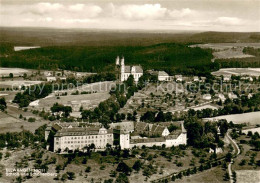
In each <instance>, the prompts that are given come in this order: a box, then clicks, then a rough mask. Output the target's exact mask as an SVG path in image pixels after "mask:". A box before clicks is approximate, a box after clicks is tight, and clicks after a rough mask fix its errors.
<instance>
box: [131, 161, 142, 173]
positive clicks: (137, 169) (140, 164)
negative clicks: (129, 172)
mask: <svg viewBox="0 0 260 183" xmlns="http://www.w3.org/2000/svg"><path fill="white" fill-rule="evenodd" d="M141 167H142V163H141V161H140V160H137V161H135V163H134V165H133V169H134V170H135V171H137V172H139V171H140V169H141Z"/></svg>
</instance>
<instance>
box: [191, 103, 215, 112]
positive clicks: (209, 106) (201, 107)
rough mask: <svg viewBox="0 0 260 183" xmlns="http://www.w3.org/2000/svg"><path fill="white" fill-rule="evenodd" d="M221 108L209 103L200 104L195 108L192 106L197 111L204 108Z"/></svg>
mask: <svg viewBox="0 0 260 183" xmlns="http://www.w3.org/2000/svg"><path fill="white" fill-rule="evenodd" d="M218 108H219V106H217V107H216V106H213V105H211V104H207V105H203V106H198V107H194V108H191V109H194V110H195V111H198V110H202V109H212V110H215V109H216V110H217V109H218Z"/></svg>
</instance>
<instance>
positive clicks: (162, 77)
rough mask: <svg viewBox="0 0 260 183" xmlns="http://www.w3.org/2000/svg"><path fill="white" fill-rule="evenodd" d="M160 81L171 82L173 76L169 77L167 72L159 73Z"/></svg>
mask: <svg viewBox="0 0 260 183" xmlns="http://www.w3.org/2000/svg"><path fill="white" fill-rule="evenodd" d="M158 80H159V81H171V80H172V76H169V74H168V73H166V72H165V71H159V72H158Z"/></svg>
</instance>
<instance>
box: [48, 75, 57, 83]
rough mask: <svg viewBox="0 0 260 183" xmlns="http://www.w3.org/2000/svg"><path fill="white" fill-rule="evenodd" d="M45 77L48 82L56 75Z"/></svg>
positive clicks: (54, 79) (54, 78)
mask: <svg viewBox="0 0 260 183" xmlns="http://www.w3.org/2000/svg"><path fill="white" fill-rule="evenodd" d="M46 79H47V81H48V82H52V81H56V77H54V76H49V77H46Z"/></svg>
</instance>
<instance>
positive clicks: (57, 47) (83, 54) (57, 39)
mask: <svg viewBox="0 0 260 183" xmlns="http://www.w3.org/2000/svg"><path fill="white" fill-rule="evenodd" d="M259 41H260V33H231V32H229V33H225V32H203V33H198V32H181V31H179V32H145V31H136V32H127V31H105V30H102V31H98V30H76V29H75V30H69V29H66V30H63V29H47V28H45V29H40V28H0V67H21V68H31V69H57V68H60V69H69V70H76V71H89V72H104V71H105V72H111V71H114V64H115V58H116V56H117V55H119V56H124V57H125V62H126V64H140V65H142V66H143V67H144V69H155V70H165V71H168V72H169V73H170V74H175V73H183V74H199V75H200V74H205V73H206V72H207V73H209V72H210V71H212V70H216V69H218V68H219V67H220V66H221V67H227V66H229V65H236V64H238V63H237V61H233V60H223V61H218V62H216V63H211V61H210V60H211V59H212V51H211V50H210V49H209V50H205V49H201V48H189V47H188V45H190V44H195V43H214V42H215V43H217V42H259ZM14 46H41V48H40V49H34V50H24V51H18V52H15V51H14ZM251 59H252V58H251ZM233 62H234V63H233Z"/></svg>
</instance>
